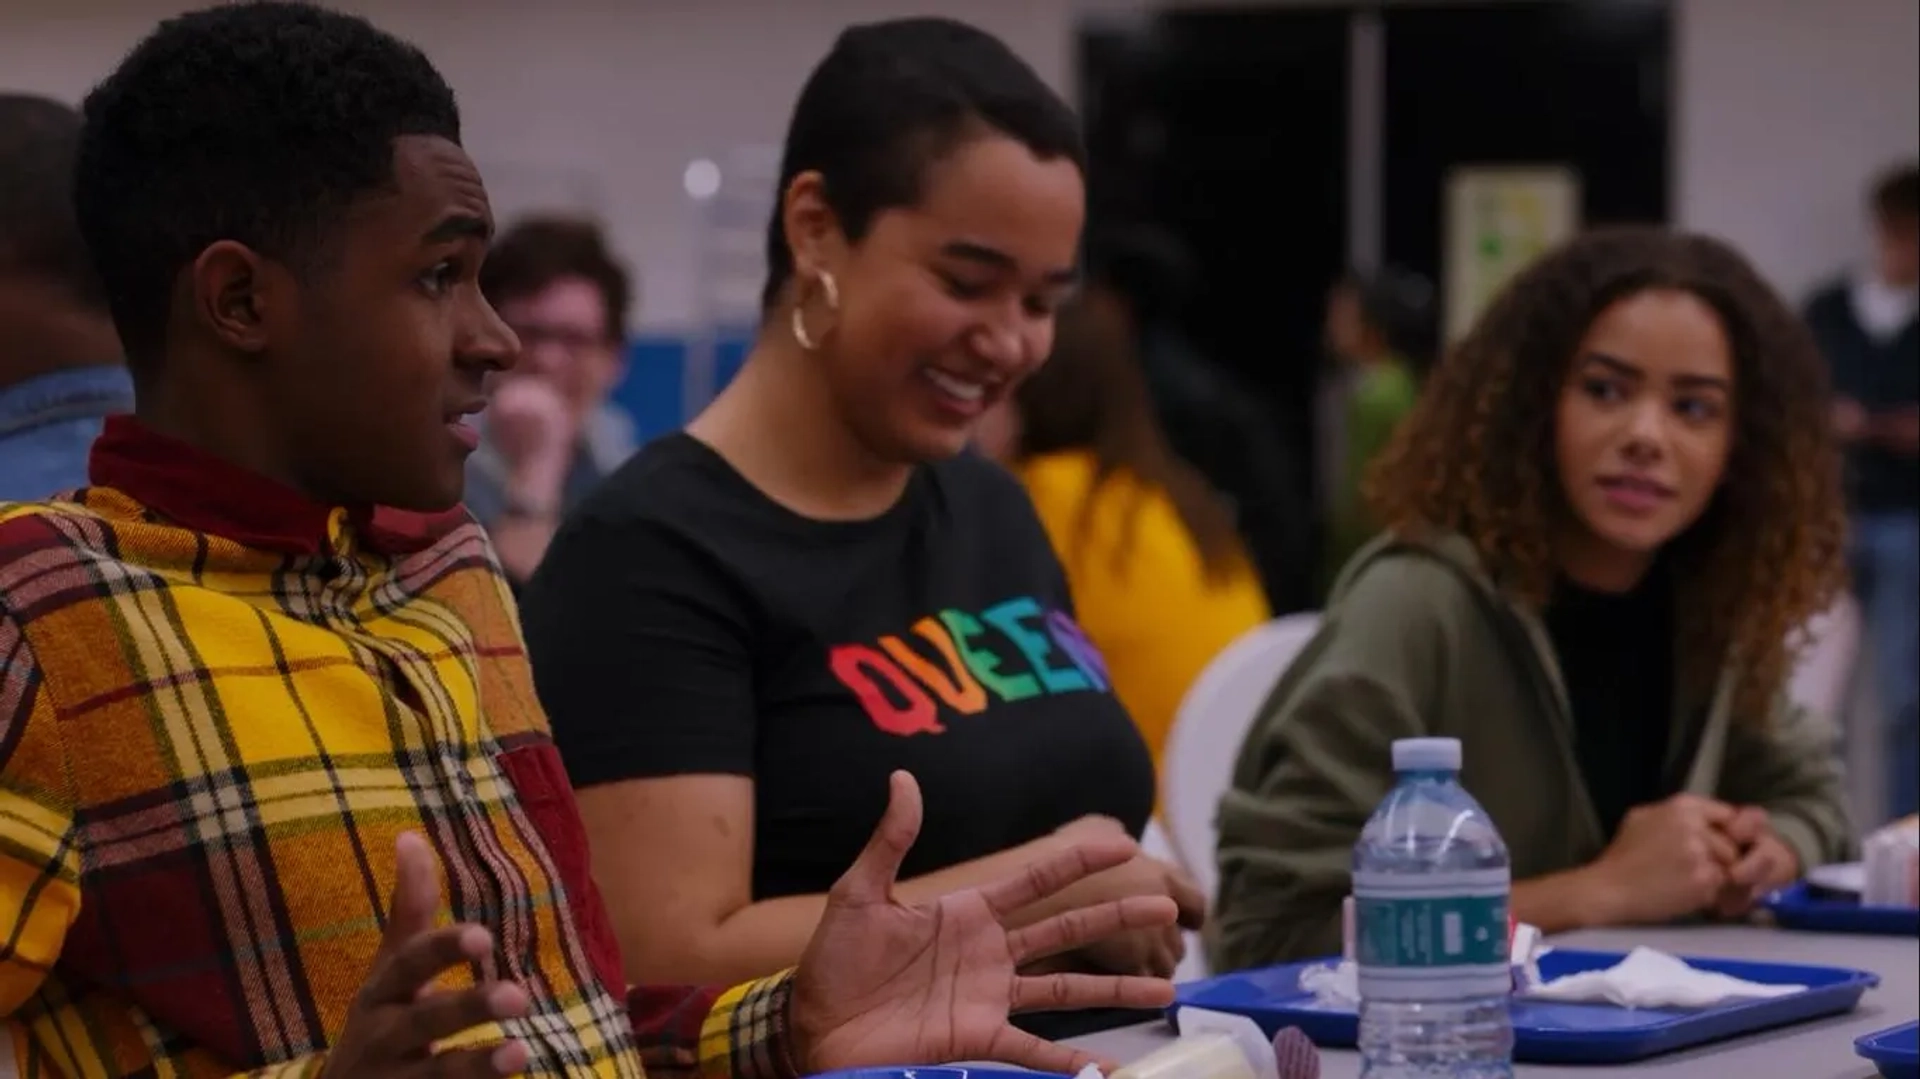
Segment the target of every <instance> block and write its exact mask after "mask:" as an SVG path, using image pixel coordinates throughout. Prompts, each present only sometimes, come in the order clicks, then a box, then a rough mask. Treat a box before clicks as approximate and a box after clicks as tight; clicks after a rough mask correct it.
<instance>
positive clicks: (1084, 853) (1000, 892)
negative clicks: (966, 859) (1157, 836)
mask: <svg viewBox="0 0 1920 1079" xmlns="http://www.w3.org/2000/svg"><path fill="white" fill-rule="evenodd" d="M1139 851H1140V848H1139V847H1138V846H1136V845H1135V844H1134V842H1133V841H1132V840H1130V839H1124V838H1116V839H1112V840H1099V841H1089V842H1085V843H1076V844H1074V845H1073V846H1072V847H1069V848H1067V849H1066V850H1063V851H1061V852H1060V853H1058V854H1054V855H1049V856H1048V857H1045V858H1042V859H1040V860H1039V861H1037V862H1033V863H1031V864H1029V865H1028V866H1027V867H1026V868H1025V869H1022V870H1021V871H1020V872H1018V873H1015V874H1014V875H1013V876H1011V877H1008V878H1006V879H1005V880H1001V881H997V882H995V883H993V884H989V885H987V886H986V887H984V888H982V889H980V895H981V897H982V898H984V899H985V900H986V901H987V906H989V907H991V908H992V909H993V913H994V915H995V916H996V917H998V918H1000V919H1001V920H1002V921H1004V920H1006V918H1008V917H1009V916H1011V915H1012V914H1014V913H1015V912H1016V911H1020V910H1024V909H1026V908H1027V907H1030V906H1032V905H1034V904H1035V903H1038V902H1040V901H1041V900H1042V899H1046V898H1047V897H1049V896H1051V895H1053V894H1055V893H1056V892H1059V891H1060V890H1062V889H1064V888H1066V887H1067V886H1069V885H1071V884H1075V883H1078V882H1079V881H1081V880H1083V879H1084V878H1086V877H1090V876H1092V875H1093V874H1095V873H1100V872H1104V871H1105V870H1108V869H1112V868H1113V867H1114V866H1117V865H1125V864H1126V863H1127V862H1129V861H1132V860H1133V857H1134V855H1136V854H1138V853H1139Z"/></svg>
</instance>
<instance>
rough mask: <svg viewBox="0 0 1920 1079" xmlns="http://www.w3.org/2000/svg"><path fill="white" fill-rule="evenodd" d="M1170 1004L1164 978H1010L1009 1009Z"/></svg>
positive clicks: (1170, 986)
mask: <svg viewBox="0 0 1920 1079" xmlns="http://www.w3.org/2000/svg"><path fill="white" fill-rule="evenodd" d="M1172 1003H1173V983H1172V982H1170V981H1168V980H1166V979H1165V978H1140V977H1130V976H1126V975H1119V974H1041V975H1037V976H1035V977H1031V978H1015V979H1014V980H1013V1002H1012V1005H1011V1007H1009V1009H1008V1010H1009V1011H1010V1012H1012V1013H1014V1014H1016V1015H1018V1014H1021V1013H1024V1012H1072V1011H1080V1010H1082V1009H1085V1008H1134V1009H1146V1008H1164V1007H1166V1006H1167V1005H1169V1004H1172Z"/></svg>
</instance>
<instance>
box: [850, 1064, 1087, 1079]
mask: <svg viewBox="0 0 1920 1079" xmlns="http://www.w3.org/2000/svg"><path fill="white" fill-rule="evenodd" d="M812 1079H1067V1076H1064V1075H1060V1074H1058V1073H1056V1072H1023V1071H1021V1070H1019V1069H1018V1068H973V1067H965V1066H959V1065H949V1066H947V1067H942V1068H918V1067H914V1068H854V1069H852V1070H851V1071H839V1072H827V1073H825V1074H822V1075H816V1076H813V1077H812Z"/></svg>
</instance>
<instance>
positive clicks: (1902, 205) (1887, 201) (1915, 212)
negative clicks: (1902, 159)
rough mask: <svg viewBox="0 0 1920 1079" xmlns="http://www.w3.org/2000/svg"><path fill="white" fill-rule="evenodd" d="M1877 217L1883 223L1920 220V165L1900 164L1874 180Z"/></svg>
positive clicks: (1874, 206)
mask: <svg viewBox="0 0 1920 1079" xmlns="http://www.w3.org/2000/svg"><path fill="white" fill-rule="evenodd" d="M1872 201H1873V216H1874V219H1875V220H1877V221H1879V222H1880V223H1881V224H1887V225H1891V224H1902V225H1911V224H1913V223H1914V222H1916V221H1920V164H1914V163H1912V162H1908V163H1906V164H1904V165H1896V166H1894V167H1893V168H1890V169H1888V170H1887V171H1886V172H1883V173H1881V174H1880V177H1879V178H1878V179H1877V180H1875V181H1874V183H1873V195H1872Z"/></svg>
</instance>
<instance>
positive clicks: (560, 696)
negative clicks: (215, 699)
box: [522, 434, 1154, 899]
mask: <svg viewBox="0 0 1920 1079" xmlns="http://www.w3.org/2000/svg"><path fill="white" fill-rule="evenodd" d="M522 618H523V619H524V623H525V629H526V636H527V645H528V648H529V650H530V652H531V653H532V658H533V669H534V677H535V681H536V683H537V686H538V690H539V694H540V700H541V702H542V703H543V704H544V705H545V706H546V709H547V713H548V715H549V717H550V719H551V721H552V724H553V732H554V738H555V740H556V741H557V742H558V744H559V747H560V751H561V753H562V754H563V756H564V758H565V760H566V764H567V769H568V771H569V772H570V773H571V775H572V778H573V781H574V783H575V784H576V785H577V786H581V787H590V786H593V785H595V784H600V783H607V782H612V781H616V780H622V779H633V778H645V777H657V776H668V775H686V774H697V773H707V774H711V773H721V774H728V775H741V776H750V777H752V778H753V780H754V783H755V807H754V808H755V812H754V880H753V893H754V896H755V898H757V899H766V898H774V897H778V896H784V895H797V894H806V893H815V892H822V891H825V890H826V889H827V888H828V887H830V886H831V885H832V884H833V882H834V881H835V880H836V879H838V878H839V876H840V874H841V873H842V872H844V871H845V870H846V869H847V867H848V866H849V865H850V864H851V863H852V862H853V859H854V858H855V856H856V855H858V854H859V852H860V850H861V848H862V847H863V846H864V845H865V843H866V841H867V838H868V836H869V835H870V834H871V832H872V830H873V828H874V826H875V825H876V824H877V823H878V822H879V819H880V815H881V813H882V811H883V810H884V809H885V807H886V798H887V776H888V774H889V773H890V772H891V771H893V770H894V769H900V768H904V769H907V770H908V771H910V772H912V773H913V774H914V775H915V777H916V778H917V779H918V780H919V781H920V786H921V789H922V791H923V792H924V795H925V804H926V815H925V821H924V824H923V826H922V828H921V834H920V840H919V842H918V843H917V844H916V845H915V846H914V849H913V851H912V853H911V855H910V856H909V857H908V859H907V862H906V864H905V866H904V867H903V869H902V873H903V875H905V876H909V877H910V876H914V875H918V874H922V873H927V872H930V871H933V870H936V869H941V868H944V867H946V866H949V865H953V864H955V863H958V862H963V861H967V860H970V859H973V858H977V857H981V856H984V855H988V854H992V853H995V852H998V851H1002V850H1005V849H1007V848H1009V847H1013V846H1016V845H1018V844H1020V843H1024V842H1026V841H1028V840H1032V839H1035V838H1038V837H1040V836H1043V835H1045V834H1047V833H1048V832H1050V831H1052V830H1053V829H1055V828H1057V827H1059V826H1060V825H1062V824H1065V823H1067V822H1069V821H1071V820H1073V819H1075V818H1077V817H1080V816H1082V815H1084V814H1088V813H1104V814H1108V815H1111V816H1113V817H1116V818H1119V819H1120V820H1121V821H1123V822H1124V823H1125V824H1126V825H1127V826H1128V827H1129V828H1130V829H1132V830H1133V832H1134V834H1136V835H1137V834H1139V831H1140V829H1142V828H1143V827H1145V824H1146V820H1147V817H1148V815H1149V814H1150V813H1151V812H1152V807H1153V795H1154V781H1153V766H1152V763H1151V760H1150V758H1149V757H1148V754H1147V750H1146V746H1145V744H1144V743H1143V742H1142V740H1141V738H1140V735H1139V733H1138V732H1137V730H1136V729H1135V728H1134V726H1133V723H1132V721H1131V720H1130V719H1129V718H1128V716H1127V714H1126V712H1125V710H1124V709H1123V708H1122V707H1121V705H1120V703H1119V701H1118V700H1117V699H1116V698H1115V697H1114V696H1113V694H1112V693H1111V692H1110V691H1109V689H1108V683H1107V678H1106V674H1105V670H1104V667H1103V664H1102V662H1101V660H1100V658H1099V655H1098V653H1097V652H1095V651H1094V649H1093V647H1092V646H1091V645H1090V644H1088V643H1087V640H1086V638H1085V636H1084V635H1083V634H1082V633H1081V632H1080V630H1079V628H1078V627H1077V625H1076V624H1075V623H1074V621H1073V617H1072V603H1071V602H1070V600H1069V599H1068V595H1067V588H1066V581H1065V577H1064V575H1063V574H1062V572H1061V570H1060V566H1059V564H1058V562H1057V561H1056V560H1055V558H1054V556H1053V552H1052V549H1051V547H1050V546H1049V545H1048V541H1047V538H1046V534H1045V533H1044V532H1043V531H1042V529H1041V526H1040V523H1039V521H1038V519H1037V518H1036V517H1035V515H1034V512H1033V508H1032V505H1031V503H1030V502H1029V501H1028V500H1027V496H1026V493H1025V492H1024V491H1023V490H1022V489H1021V487H1020V486H1019V484H1018V483H1017V481H1015V480H1014V479H1013V477H1012V476H1010V475H1008V474H1007V473H1006V472H1005V471H1004V470H1002V469H1001V468H999V467H998V466H997V465H994V464H992V463H989V462H987V461H984V460H982V459H980V458H977V457H973V456H971V455H967V456H962V457H959V458H956V459H954V460H950V461H945V462H941V463H938V464H933V465H927V466H923V467H921V468H919V469H918V470H917V471H916V472H915V474H914V476H913V479H912V481H911V482H910V484H909V485H908V488H907V491H906V493H905V495H904V496H903V497H902V498H901V499H900V501H899V502H898V503H896V504H895V505H894V506H893V508H891V509H890V510H888V511H887V512H886V513H884V514H882V515H881V516H879V517H876V518H873V519H870V520H865V521H852V522H825V521H817V520H811V519H808V518H804V517H801V516H799V515H797V514H795V513H793V512H791V511H790V510H787V509H786V508H784V507H782V506H780V505H779V504H777V503H775V502H773V501H772V500H771V499H769V498H767V497H766V496H765V495H764V494H762V493H761V492H760V491H759V490H758V489H757V488H755V487H754V486H753V485H752V484H750V483H749V482H747V480H746V479H745V477H743V476H741V475H740V474H739V473H738V472H736V471H734V470H733V468H732V467H731V466H730V465H728V464H727V463H726V461H725V460H724V459H722V458H721V457H720V456H719V455H718V454H717V453H715V452H714V451H713V450H712V449H711V448H709V447H708V446H706V445H705V444H704V443H701V442H699V441H698V440H696V439H694V438H693V437H691V436H689V435H686V434H676V435H671V436H668V437H665V438H662V439H660V440H658V441H656V442H654V443H652V444H651V445H649V446H647V447H646V448H644V449H643V450H641V451H640V452H639V453H638V454H636V455H635V456H634V458H633V459H632V460H630V461H628V462H627V463H626V465H624V466H623V467H621V468H620V469H619V470H618V471H616V472H615V473H614V474H613V475H612V476H610V477H609V478H608V479H607V481H606V482H605V483H604V484H602V485H601V487H600V488H599V489H598V490H597V491H596V492H595V493H594V494H593V495H591V496H590V497H589V498H588V499H587V500H586V501H585V502H584V503H582V504H581V505H580V506H579V507H578V508H577V509H576V510H575V511H574V512H572V513H571V514H570V515H569V517H568V520H567V521H566V523H565V524H564V525H563V526H562V527H561V529H560V531H559V534H558V535H557V536H555V537H554V541H553V544H552V546H551V547H550V548H549V550H548V552H547V556H546V560H545V562H544V563H543V564H542V565H541V567H540V569H539V571H538V572H537V573H535V575H534V577H533V580H532V581H531V582H530V583H529V584H528V586H527V589H526V594H525V597H524V600H523V603H522Z"/></svg>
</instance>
